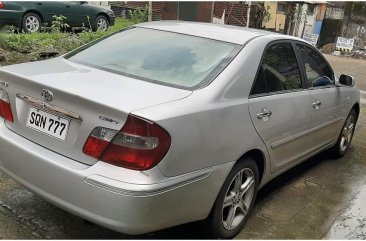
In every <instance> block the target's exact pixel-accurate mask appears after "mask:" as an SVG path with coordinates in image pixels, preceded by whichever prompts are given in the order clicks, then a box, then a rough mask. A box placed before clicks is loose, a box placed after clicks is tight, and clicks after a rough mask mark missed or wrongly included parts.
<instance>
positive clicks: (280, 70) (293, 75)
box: [251, 43, 302, 95]
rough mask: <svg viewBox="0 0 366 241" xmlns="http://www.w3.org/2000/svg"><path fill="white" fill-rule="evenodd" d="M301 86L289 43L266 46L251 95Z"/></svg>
mask: <svg viewBox="0 0 366 241" xmlns="http://www.w3.org/2000/svg"><path fill="white" fill-rule="evenodd" d="M301 88H302V82H301V75H300V69H299V65H298V63H297V59H296V55H295V52H294V49H293V47H292V45H291V43H275V44H272V45H271V46H270V47H268V48H267V50H266V52H265V54H264V56H263V59H262V63H261V65H260V67H259V72H258V75H257V78H256V80H255V83H254V86H253V88H252V91H251V95H258V94H266V93H271V92H278V91H291V90H297V89H301Z"/></svg>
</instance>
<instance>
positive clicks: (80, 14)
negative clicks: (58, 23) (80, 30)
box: [0, 1, 115, 32]
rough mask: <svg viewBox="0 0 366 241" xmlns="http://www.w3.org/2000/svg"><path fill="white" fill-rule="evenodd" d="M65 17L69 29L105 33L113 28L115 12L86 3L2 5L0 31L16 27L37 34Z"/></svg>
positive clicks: (30, 2) (0, 5) (42, 2)
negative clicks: (109, 28) (77, 28)
mask: <svg viewBox="0 0 366 241" xmlns="http://www.w3.org/2000/svg"><path fill="white" fill-rule="evenodd" d="M55 15H57V16H60V15H62V16H65V17H66V18H67V19H66V23H67V24H68V25H69V26H70V27H90V28H91V29H93V31H96V30H98V29H101V30H106V29H107V28H108V27H109V26H111V25H114V18H115V16H114V13H113V11H112V10H109V9H107V8H103V7H100V6H96V5H93V4H89V3H88V2H86V1H70V2H57V1H37V2H32V1H23V2H11V1H0V27H3V26H5V25H13V26H15V27H17V28H19V29H22V30H24V31H25V32H38V31H40V29H41V27H42V25H43V24H46V25H48V26H50V25H51V24H52V21H53V20H54V18H53V16H55Z"/></svg>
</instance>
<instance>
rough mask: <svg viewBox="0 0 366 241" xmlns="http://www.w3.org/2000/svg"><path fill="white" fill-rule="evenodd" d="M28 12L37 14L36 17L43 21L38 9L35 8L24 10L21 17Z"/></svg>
mask: <svg viewBox="0 0 366 241" xmlns="http://www.w3.org/2000/svg"><path fill="white" fill-rule="evenodd" d="M28 13H34V14H37V15H38V17H39V18H40V19H41V21H42V23H43V22H44V19H43V15H42V14H41V13H40V12H39V11H37V10H35V9H30V10H27V11H26V12H24V14H23V18H24V16H25V15H27V14H28Z"/></svg>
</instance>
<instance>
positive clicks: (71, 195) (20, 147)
mask: <svg viewBox="0 0 366 241" xmlns="http://www.w3.org/2000/svg"><path fill="white" fill-rule="evenodd" d="M0 123H1V124H0V153H1V155H0V169H2V170H3V171H4V172H5V173H7V174H8V175H9V176H11V177H12V178H13V179H15V180H16V181H18V182H19V183H21V184H23V185H24V186H26V187H27V188H29V189H31V190H32V191H34V192H35V193H37V194H39V195H40V196H42V197H43V198H45V199H46V200H48V201H50V202H51V203H54V204H55V205H57V206H59V207H61V208H62V209H65V210H67V211H69V212H71V213H74V214H76V215H78V216H81V217H83V218H85V219H87V220H90V221H92V222H94V223H97V224H100V225H102V226H105V227H107V228H110V229H113V230H116V231H120V232H122V233H126V234H142V233H147V232H152V231H155V230H159V229H163V228H167V227H170V226H175V225H178V224H182V223H186V222H191V221H195V220H201V219H204V218H206V217H207V216H208V214H209V212H210V210H211V207H212V205H213V203H214V201H215V198H216V195H217V193H218V192H219V190H220V188H221V185H222V183H223V182H224V179H225V178H226V175H227V173H228V172H229V171H230V169H231V167H232V165H233V164H232V163H227V164H223V165H220V166H216V167H212V168H209V169H205V170H202V171H198V172H194V173H190V174H187V175H183V176H178V177H174V178H165V180H161V181H151V183H150V184H142V183H141V182H140V183H139V184H134V183H131V182H130V181H129V182H123V181H121V180H117V179H118V178H120V177H121V176H122V177H123V176H124V175H128V174H126V173H123V169H122V168H118V167H115V166H111V165H109V164H106V163H103V162H98V163H96V164H95V165H93V166H87V165H84V164H81V163H78V162H76V161H73V160H71V159H69V158H67V157H64V156H61V155H59V154H57V153H54V152H52V151H50V150H47V149H45V148H43V147H41V146H39V145H37V144H34V143H33V142H31V141H29V140H26V139H24V138H23V137H21V136H19V135H17V134H15V133H14V132H12V131H10V130H8V129H7V128H6V127H5V125H4V123H3V121H0ZM116 169H121V170H120V171H121V172H122V173H121V174H120V175H119V176H117V175H116V174H115V173H116ZM117 171H119V170H117ZM129 171H130V170H129ZM117 173H118V172H117ZM138 174H139V175H140V174H141V175H144V176H146V175H147V174H148V173H141V172H138ZM111 176H113V178H111ZM138 182H139V181H138Z"/></svg>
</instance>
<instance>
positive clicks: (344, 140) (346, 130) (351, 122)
mask: <svg viewBox="0 0 366 241" xmlns="http://www.w3.org/2000/svg"><path fill="white" fill-rule="evenodd" d="M354 128H355V117H354V115H350V116H349V117H348V119H347V121H346V124H345V125H344V127H343V130H342V134H341V141H340V149H341V151H342V152H343V151H345V150H346V149H347V148H348V147H349V145H350V143H351V141H352V136H353V130H354Z"/></svg>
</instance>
